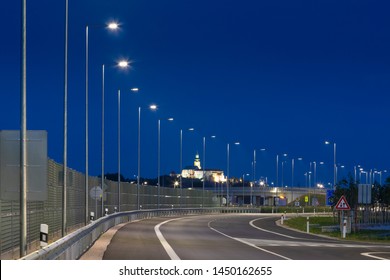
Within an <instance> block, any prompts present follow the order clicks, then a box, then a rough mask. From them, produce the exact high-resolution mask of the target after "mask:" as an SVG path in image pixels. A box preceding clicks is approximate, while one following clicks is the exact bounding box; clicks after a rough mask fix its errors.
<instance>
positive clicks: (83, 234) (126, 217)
mask: <svg viewBox="0 0 390 280" xmlns="http://www.w3.org/2000/svg"><path fill="white" fill-rule="evenodd" d="M260 212H261V209H253V208H248V209H240V211H238V209H237V208H186V209H161V210H139V211H129V212H120V213H113V214H111V215H107V216H104V217H102V218H100V219H98V220H96V221H94V222H91V223H90V224H89V225H87V226H85V227H83V228H81V229H79V230H77V231H75V232H72V233H70V234H68V235H67V236H65V237H63V238H61V239H59V240H57V241H55V242H53V243H51V244H50V245H48V246H46V247H44V248H42V249H40V250H38V251H35V252H33V253H31V254H29V255H27V256H25V257H23V258H21V260H77V259H78V258H79V257H80V256H81V255H82V254H84V253H85V252H86V251H87V250H88V249H89V248H90V247H91V246H92V245H93V243H94V242H95V241H96V240H97V239H98V238H99V237H100V236H101V235H102V234H103V233H105V232H106V231H107V230H108V229H110V228H111V227H114V226H116V225H118V224H121V223H126V222H131V221H135V220H143V219H150V218H153V217H169V216H186V215H203V214H220V213H224V214H226V213H260Z"/></svg>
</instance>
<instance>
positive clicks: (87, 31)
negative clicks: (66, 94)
mask: <svg viewBox="0 0 390 280" xmlns="http://www.w3.org/2000/svg"><path fill="white" fill-rule="evenodd" d="M106 27H107V28H108V29H110V30H111V31H113V30H117V29H118V28H119V25H118V24H117V23H115V22H111V23H109V24H108V25H107V26H106ZM103 67H104V66H103ZM88 78H89V26H88V25H87V26H86V27H85V224H87V223H88V221H89V213H88V189H89V186H88V179H89V128H88V107H89V106H88V86H89V82H88ZM64 174H65V173H64ZM96 201H97V200H96ZM96 203H97V202H96ZM95 208H97V205H95ZM65 211H66V210H65ZM95 212H96V213H95V215H96V216H97V210H96V209H95Z"/></svg>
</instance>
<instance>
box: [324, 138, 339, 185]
mask: <svg viewBox="0 0 390 280" xmlns="http://www.w3.org/2000/svg"><path fill="white" fill-rule="evenodd" d="M330 144H331V142H329V141H325V145H330ZM336 181H337V166H336V143H333V188H336Z"/></svg>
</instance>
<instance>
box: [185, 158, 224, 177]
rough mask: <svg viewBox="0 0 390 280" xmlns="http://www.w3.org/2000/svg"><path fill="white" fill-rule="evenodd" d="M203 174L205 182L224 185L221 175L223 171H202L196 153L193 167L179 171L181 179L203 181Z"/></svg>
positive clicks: (222, 175)
mask: <svg viewBox="0 0 390 280" xmlns="http://www.w3.org/2000/svg"><path fill="white" fill-rule="evenodd" d="M203 172H204V177H205V180H206V181H211V182H216V183H224V182H226V178H225V176H224V174H223V170H220V169H202V167H201V165H200V158H199V153H196V155H195V160H194V165H193V166H187V167H186V168H184V169H183V170H182V171H181V176H182V178H190V179H191V178H192V179H199V180H203Z"/></svg>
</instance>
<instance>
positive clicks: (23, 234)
mask: <svg viewBox="0 0 390 280" xmlns="http://www.w3.org/2000/svg"><path fill="white" fill-rule="evenodd" d="M26 6H27V5H26V0H22V17H21V18H22V22H21V37H22V38H21V49H22V52H21V56H22V58H21V75H20V76H21V81H20V120H21V121H20V140H19V141H20V191H19V192H20V194H19V195H20V236H19V239H20V247H19V251H20V253H19V255H20V257H24V256H25V255H27V117H26V116H27V114H26V111H27V110H26V107H27V106H26V100H27V98H26V96H27V90H26V89H27V86H26V83H27V82H26V81H27V74H26V73H27V71H26V68H27V63H26V55H27V44H26V42H27V20H26V15H27V7H26Z"/></svg>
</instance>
